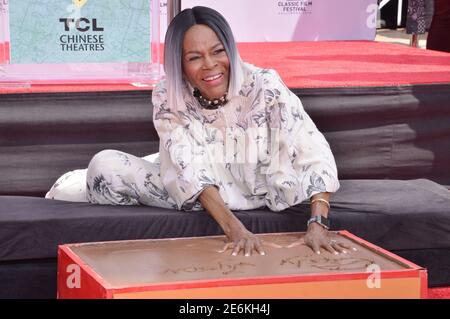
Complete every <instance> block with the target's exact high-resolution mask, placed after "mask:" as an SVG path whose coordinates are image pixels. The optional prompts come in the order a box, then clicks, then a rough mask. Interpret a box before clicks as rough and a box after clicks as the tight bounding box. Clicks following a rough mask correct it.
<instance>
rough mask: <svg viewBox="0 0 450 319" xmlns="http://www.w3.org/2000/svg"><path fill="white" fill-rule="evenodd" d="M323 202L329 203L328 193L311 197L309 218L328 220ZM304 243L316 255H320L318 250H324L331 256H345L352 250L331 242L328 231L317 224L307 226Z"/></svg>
mask: <svg viewBox="0 0 450 319" xmlns="http://www.w3.org/2000/svg"><path fill="white" fill-rule="evenodd" d="M317 199H319V200H317ZM324 201H326V202H327V203H330V193H327V192H324V193H318V194H315V195H314V196H312V197H311V203H312V204H311V217H315V216H323V217H325V218H328V213H329V206H328V205H327V203H325V202H324ZM305 243H306V245H308V246H309V247H311V249H312V250H313V251H314V252H315V253H317V254H320V248H324V249H325V250H327V251H329V252H330V253H332V254H339V253H344V254H346V253H347V252H348V251H347V250H348V249H354V248H352V247H350V246H348V245H346V244H343V243H340V242H338V241H332V240H331V238H330V237H329V234H328V230H327V229H325V228H324V227H323V226H321V225H319V224H318V223H311V224H310V225H309V226H308V229H307V231H306V235H305Z"/></svg>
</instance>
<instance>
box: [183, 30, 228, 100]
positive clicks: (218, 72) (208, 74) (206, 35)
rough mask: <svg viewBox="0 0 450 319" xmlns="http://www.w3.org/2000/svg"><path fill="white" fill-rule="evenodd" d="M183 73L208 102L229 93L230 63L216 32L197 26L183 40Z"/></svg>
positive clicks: (187, 32) (188, 31)
mask: <svg viewBox="0 0 450 319" xmlns="http://www.w3.org/2000/svg"><path fill="white" fill-rule="evenodd" d="M182 65H183V72H184V75H185V77H186V79H187V80H188V81H189V83H190V84H191V85H192V86H193V87H196V88H198V89H199V90H200V93H201V94H202V95H203V96H204V97H205V98H207V99H210V100H212V99H215V98H219V97H221V96H222V95H224V94H225V92H227V90H228V81H229V74H230V60H229V59H228V56H227V53H226V51H225V47H224V46H223V44H222V42H221V41H220V40H219V38H218V37H217V35H216V33H215V32H214V31H213V30H212V29H211V28H209V27H208V26H206V25H203V24H197V25H194V26H192V27H191V28H190V29H189V30H187V31H186V34H185V36H184V40H183V61H182Z"/></svg>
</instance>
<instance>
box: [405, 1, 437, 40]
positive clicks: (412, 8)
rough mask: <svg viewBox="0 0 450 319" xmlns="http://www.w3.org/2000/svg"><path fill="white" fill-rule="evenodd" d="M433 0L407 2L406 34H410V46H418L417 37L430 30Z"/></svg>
mask: <svg viewBox="0 0 450 319" xmlns="http://www.w3.org/2000/svg"><path fill="white" fill-rule="evenodd" d="M432 12H433V0H409V1H408V14H407V16H406V33H407V34H411V35H412V36H411V46H413V47H418V46H419V37H418V36H419V35H420V34H425V33H426V32H427V30H428V29H429V28H430V24H431V19H432Z"/></svg>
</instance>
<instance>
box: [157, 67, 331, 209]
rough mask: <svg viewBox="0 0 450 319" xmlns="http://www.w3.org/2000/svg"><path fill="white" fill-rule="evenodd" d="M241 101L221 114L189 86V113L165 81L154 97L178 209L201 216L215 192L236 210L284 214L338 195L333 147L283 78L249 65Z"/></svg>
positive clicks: (167, 183)
mask: <svg viewBox="0 0 450 319" xmlns="http://www.w3.org/2000/svg"><path fill="white" fill-rule="evenodd" d="M242 68H243V71H244V75H245V76H244V81H243V84H242V87H241V90H240V92H239V95H238V96H234V97H232V98H231V99H230V100H229V101H228V103H227V104H225V105H223V106H221V107H219V108H218V109H215V110H211V109H205V108H202V107H201V106H200V104H199V103H198V101H197V100H196V98H195V97H193V96H192V92H191V91H190V90H189V87H188V86H187V85H186V87H185V88H184V93H183V98H184V102H185V104H186V106H185V107H184V106H183V108H182V110H181V111H180V110H177V108H175V107H174V106H172V105H167V90H166V88H165V82H164V81H161V82H160V83H159V84H158V85H157V87H156V88H155V90H154V91H153V96H152V102H153V106H154V110H153V121H154V125H155V128H156V130H157V132H158V135H159V138H160V147H159V156H160V162H161V166H160V175H161V180H162V184H163V185H164V187H165V188H166V189H167V191H168V193H169V195H170V197H171V198H172V199H173V200H174V201H175V202H176V204H177V208H178V209H179V210H192V209H194V210H197V209H199V208H200V209H201V204H200V202H199V201H198V196H199V195H200V193H201V192H202V190H203V189H204V188H205V187H206V186H208V185H213V186H215V187H216V188H217V189H218V190H219V193H220V195H221V197H222V198H223V200H224V202H225V204H226V205H227V206H228V208H229V209H231V210H247V209H255V208H259V207H263V206H267V207H269V208H270V209H271V210H273V211H281V210H284V209H286V208H288V207H290V206H294V205H297V204H299V203H301V202H302V201H304V200H305V199H308V198H310V197H311V196H313V195H314V194H317V193H320V192H335V191H337V190H338V188H339V181H338V176H337V169H336V163H335V160H334V157H333V154H332V152H331V150H330V146H329V144H328V143H327V141H326V140H325V138H324V136H323V135H322V133H320V132H319V131H318V129H317V127H316V126H315V124H314V123H313V121H312V120H311V118H310V117H309V115H308V114H307V113H306V112H305V110H304V109H303V106H302V103H301V101H300V99H299V98H298V97H297V96H296V95H295V94H294V93H292V92H291V91H290V90H289V89H288V88H287V87H286V85H285V84H284V83H283V81H282V79H281V78H280V76H279V75H278V73H277V72H276V71H274V70H270V69H261V68H258V67H255V66H253V65H251V64H248V63H244V64H243V65H242Z"/></svg>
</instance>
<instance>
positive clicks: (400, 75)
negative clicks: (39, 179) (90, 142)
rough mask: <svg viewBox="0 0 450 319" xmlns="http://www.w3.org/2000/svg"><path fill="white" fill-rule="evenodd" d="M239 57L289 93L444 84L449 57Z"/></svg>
mask: <svg viewBox="0 0 450 319" xmlns="http://www.w3.org/2000/svg"><path fill="white" fill-rule="evenodd" d="M239 50H240V52H241V55H242V58H243V59H244V60H245V61H247V62H250V63H253V64H255V65H257V66H261V67H266V68H274V69H276V70H277V71H278V72H279V73H280V74H281V76H282V77H283V79H284V81H285V82H286V84H287V85H288V86H289V87H291V88H327V87H346V86H397V85H412V84H427V83H429V84H431V83H450V54H448V53H444V52H438V51H428V50H423V49H416V48H410V47H406V46H402V45H398V44H390V43H382V42H370V41H330V42H281V43H240V44H239ZM111 90H149V88H139V87H135V86H132V85H128V84H117V85H111V84H105V85H100V84H98V85H64V84H61V85H56V86H55V85H53V86H46V85H37V86H33V87H31V88H14V87H9V88H7V87H1V86H0V93H19V92H74V91H81V92H86V91H111Z"/></svg>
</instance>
